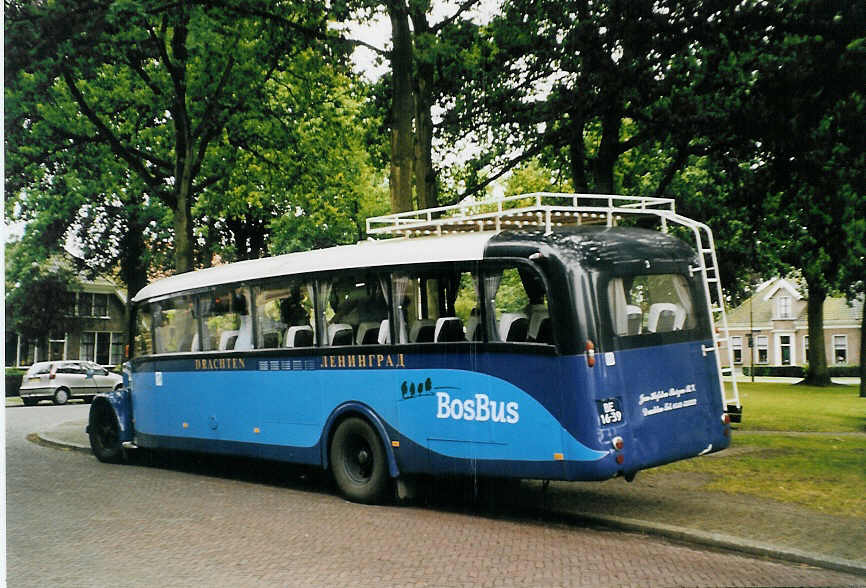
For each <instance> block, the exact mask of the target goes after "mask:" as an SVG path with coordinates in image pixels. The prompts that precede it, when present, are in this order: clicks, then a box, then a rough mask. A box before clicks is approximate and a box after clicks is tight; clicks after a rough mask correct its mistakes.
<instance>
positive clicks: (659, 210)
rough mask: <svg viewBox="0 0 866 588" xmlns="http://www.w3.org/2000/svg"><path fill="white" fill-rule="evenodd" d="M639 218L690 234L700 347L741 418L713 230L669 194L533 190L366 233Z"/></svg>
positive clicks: (732, 411) (401, 215)
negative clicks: (703, 326)
mask: <svg viewBox="0 0 866 588" xmlns="http://www.w3.org/2000/svg"><path fill="white" fill-rule="evenodd" d="M639 216H651V217H655V218H657V219H658V220H659V221H660V224H661V227H660V228H661V231H663V232H668V230H669V224H670V223H673V224H677V225H680V226H682V227H685V228H687V229H689V230H690V231H691V232H692V235H693V237H694V242H695V247H696V249H697V252H698V260H699V262H698V263H699V265H698V267H697V268H691V271H692V275H694V272H699V273H700V275H701V281H702V282H703V287H704V298H705V299H706V301H707V311H708V315H709V317H710V326H711V331H712V337H713V345H712V347H706V346H703V348H702V352H703V354H704V356H706V354H707V353H713V354H714V355H715V358H716V374H717V375H718V378H719V387H720V388H721V396H722V410H723V411H724V412H725V413H726V414H727V415H729V416H730V420H731V421H732V422H739V421H740V418H741V414H742V406H741V405H740V394H739V389H738V387H737V379H736V374H735V373H734V370H733V365H734V353H733V349H732V348H731V341H730V335H729V331H728V317H727V314H726V313H725V298H724V294H723V293H722V284H721V280H720V279H719V264H718V259H717V258H716V247H715V242H714V241H713V233H712V231H711V230H710V228H709V227H708V226H707V225H705V224H703V223H701V222H698V221H696V220H694V219H690V218H688V217H685V216H682V215H680V214H677V212H676V204H675V202H674V200H673V199H672V198H660V197H655V196H624V195H615V194H564V193H552V192H535V193H532V194H519V195H515V196H508V197H503V198H496V199H493V200H481V201H464V202H461V203H459V204H453V205H450V206H441V207H437V208H427V209H423V210H412V211H407V212H398V213H393V214H388V215H384V216H378V217H371V218H368V219H367V234H369V235H388V236H396V237H412V236H434V235H435V236H441V235H449V234H456V233H465V232H475V231H497V232H498V231H501V230H507V229H521V228H526V227H539V228H541V227H543V228H544V231H545V234H549V233H551V232H552V231H553V230H554V229H555V228H557V227H561V226H567V225H580V224H604V225H606V226H608V227H612V226H616V224H617V223H618V222H619V221H621V220H622V219H623V218H628V217H639ZM721 348H723V349H724V351H725V352H726V354H727V364H728V367H723V366H722V358H721V351H720V349H721ZM725 376H729V377H730V379H731V387H730V391H728V390H726V388H725V381H724V377H725Z"/></svg>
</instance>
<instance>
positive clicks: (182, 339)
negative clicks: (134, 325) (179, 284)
mask: <svg viewBox="0 0 866 588" xmlns="http://www.w3.org/2000/svg"><path fill="white" fill-rule="evenodd" d="M150 308H151V312H152V317H153V326H154V344H155V351H156V353H175V352H178V351H190V350H191V349H192V344H193V339H194V338H195V335H196V330H197V323H196V318H195V312H194V308H195V299H194V298H193V297H192V296H178V297H176V298H168V299H166V300H160V301H159V302H154V303H152V304H151V305H150ZM139 343H140V344H144V341H143V340H140V341H139Z"/></svg>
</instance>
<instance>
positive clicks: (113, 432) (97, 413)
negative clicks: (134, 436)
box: [87, 402, 123, 463]
mask: <svg viewBox="0 0 866 588" xmlns="http://www.w3.org/2000/svg"><path fill="white" fill-rule="evenodd" d="M87 434H88V436H89V437H90V449H91V450H92V451H93V455H95V456H96V459H98V460H99V461H101V462H104V463H120V462H122V461H123V446H122V445H121V444H120V426H119V425H118V423H117V416H116V415H115V414H114V410H112V409H111V407H110V406H109V405H108V403H106V402H97V403H95V404H91V405H90V419H89V422H88V427H87Z"/></svg>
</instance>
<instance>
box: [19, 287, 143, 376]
mask: <svg viewBox="0 0 866 588" xmlns="http://www.w3.org/2000/svg"><path fill="white" fill-rule="evenodd" d="M79 280H80V283H79V284H78V285H77V286H76V289H75V305H74V307H73V308H72V309H70V312H71V314H72V316H73V317H74V319H75V320H74V321H73V324H74V327H73V328H72V329H70V330H69V331H66V332H59V333H51V334H50V335H49V336H48V337H47V338H46V339H45V340H43V341H27V340H26V339H24V338H23V337H21V336H20V335H18V334H17V333H12V332H8V331H7V332H6V360H5V361H6V367H26V366H29V365H32V364H33V363H35V362H37V361H50V360H59V359H86V360H90V361H95V362H96V363H99V364H101V365H104V366H114V365H118V364H120V363H122V362H123V358H124V348H125V346H126V342H127V339H126V319H125V313H126V292H125V291H124V290H122V289H120V288H118V287H117V285H116V284H115V283H114V282H112V281H111V280H109V279H108V278H104V277H96V278H93V279H84V278H79Z"/></svg>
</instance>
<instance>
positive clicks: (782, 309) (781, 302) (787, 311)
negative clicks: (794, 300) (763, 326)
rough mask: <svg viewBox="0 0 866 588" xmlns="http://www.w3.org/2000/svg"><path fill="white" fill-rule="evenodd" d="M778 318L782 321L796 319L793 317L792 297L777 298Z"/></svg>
mask: <svg viewBox="0 0 866 588" xmlns="http://www.w3.org/2000/svg"><path fill="white" fill-rule="evenodd" d="M776 317H778V318H780V319H790V318H794V317H793V316H791V297H790V296H785V295H782V296H779V297H778V298H776Z"/></svg>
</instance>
